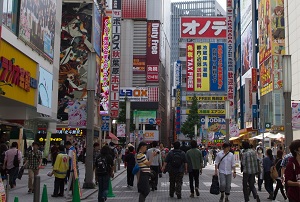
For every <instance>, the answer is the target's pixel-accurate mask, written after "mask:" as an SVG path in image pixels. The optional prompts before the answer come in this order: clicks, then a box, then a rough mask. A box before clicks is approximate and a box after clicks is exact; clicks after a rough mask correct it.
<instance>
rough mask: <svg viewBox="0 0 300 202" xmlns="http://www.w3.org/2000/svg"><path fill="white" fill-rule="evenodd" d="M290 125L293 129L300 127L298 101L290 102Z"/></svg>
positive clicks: (299, 106) (299, 104) (299, 105)
mask: <svg viewBox="0 0 300 202" xmlns="http://www.w3.org/2000/svg"><path fill="white" fill-rule="evenodd" d="M292 126H293V128H294V129H300V103H299V102H292Z"/></svg>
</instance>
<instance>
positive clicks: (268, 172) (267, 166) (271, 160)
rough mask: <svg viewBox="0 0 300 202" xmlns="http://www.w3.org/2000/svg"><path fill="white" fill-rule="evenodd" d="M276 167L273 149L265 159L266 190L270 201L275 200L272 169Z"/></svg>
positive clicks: (267, 153)
mask: <svg viewBox="0 0 300 202" xmlns="http://www.w3.org/2000/svg"><path fill="white" fill-rule="evenodd" d="M273 165H274V157H273V154H272V150H271V149H267V152H266V157H265V158H264V159H263V167H264V181H265V189H266V190H267V192H268V193H269V197H268V199H271V200H272V199H273V192H274V189H273V179H272V177H271V167H272V166H273Z"/></svg>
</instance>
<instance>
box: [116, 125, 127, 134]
mask: <svg viewBox="0 0 300 202" xmlns="http://www.w3.org/2000/svg"><path fill="white" fill-rule="evenodd" d="M117 137H126V124H117Z"/></svg>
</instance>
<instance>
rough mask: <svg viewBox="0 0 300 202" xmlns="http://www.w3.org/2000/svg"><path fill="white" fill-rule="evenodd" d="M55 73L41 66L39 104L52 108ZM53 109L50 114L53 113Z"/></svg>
mask: <svg viewBox="0 0 300 202" xmlns="http://www.w3.org/2000/svg"><path fill="white" fill-rule="evenodd" d="M52 81H53V75H52V74H51V73H50V72H48V71H46V70H45V69H44V68H42V67H41V66H40V75H39V86H38V104H39V105H42V106H44V107H47V108H50V109H51V107H52V106H51V104H52ZM51 113H52V111H50V113H49V114H47V115H51Z"/></svg>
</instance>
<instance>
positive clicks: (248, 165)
mask: <svg viewBox="0 0 300 202" xmlns="http://www.w3.org/2000/svg"><path fill="white" fill-rule="evenodd" d="M242 165H243V172H244V173H247V174H255V173H258V162H257V156H256V152H255V151H254V150H252V149H247V150H245V151H244V152H243V153H242Z"/></svg>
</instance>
